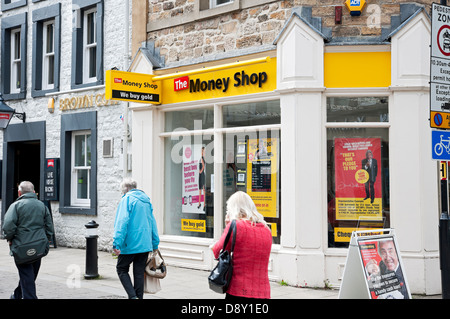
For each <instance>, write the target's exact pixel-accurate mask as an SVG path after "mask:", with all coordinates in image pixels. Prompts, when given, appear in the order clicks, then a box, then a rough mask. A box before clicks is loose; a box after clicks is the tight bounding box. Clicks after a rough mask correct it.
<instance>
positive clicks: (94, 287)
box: [0, 240, 441, 301]
mask: <svg viewBox="0 0 450 319" xmlns="http://www.w3.org/2000/svg"><path fill="white" fill-rule="evenodd" d="M85 262H86V252H85V250H84V249H75V248H67V247H58V248H50V252H49V254H48V255H47V256H46V257H45V258H43V259H42V263H41V268H40V271H39V275H38V278H37V280H36V287H37V295H38V298H39V299H127V295H126V293H125V291H124V289H123V287H122V285H121V283H120V281H119V278H118V276H117V273H116V268H115V267H116V263H117V259H116V257H114V256H113V255H112V253H109V252H103V251H99V252H98V273H99V278H98V279H85V278H84V274H85ZM208 275H209V272H207V271H202V270H194V269H187V268H180V267H174V266H170V265H168V267H167V276H166V278H164V279H162V280H160V284H161V290H160V291H159V292H157V293H156V294H148V293H146V294H145V295H144V299H158V300H163V299H180V300H187V299H189V300H197V301H198V300H217V299H224V295H222V294H218V293H215V292H213V291H212V290H210V289H209V287H208V280H207V277H208ZM18 281H19V276H18V273H17V268H16V266H15V264H14V260H13V258H12V257H11V256H9V247H8V245H7V243H6V241H4V240H2V241H0V299H9V297H10V295H11V293H12V292H13V290H14V289H15V288H16V287H17V284H18ZM270 285H271V296H272V299H338V294H339V291H338V290H337V289H312V288H298V287H291V286H284V285H280V283H278V282H270ZM416 298H433V299H439V298H441V297H440V296H430V297H423V296H422V297H416Z"/></svg>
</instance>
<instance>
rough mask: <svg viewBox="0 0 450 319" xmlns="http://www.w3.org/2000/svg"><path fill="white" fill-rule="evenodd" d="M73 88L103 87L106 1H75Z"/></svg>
mask: <svg viewBox="0 0 450 319" xmlns="http://www.w3.org/2000/svg"><path fill="white" fill-rule="evenodd" d="M73 8H74V15H75V16H74V28H73V32H72V68H73V72H72V88H73V89H75V88H81V87H88V86H93V85H101V84H103V73H104V71H103V1H102V0H86V1H82V0H73Z"/></svg>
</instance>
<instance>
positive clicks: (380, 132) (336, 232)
mask: <svg viewBox="0 0 450 319" xmlns="http://www.w3.org/2000/svg"><path fill="white" fill-rule="evenodd" d="M366 108H367V112H366V111H365V110H366ZM327 119H328V124H327V125H328V127H327V176H328V199H327V200H328V246H329V247H348V244H349V241H350V236H351V233H352V231H354V230H363V229H372V228H387V227H389V226H390V209H389V207H390V198H389V129H388V127H387V126H386V127H383V126H382V125H381V127H380V125H379V123H380V122H387V121H388V98H386V97H370V98H328V99H327ZM330 122H338V123H344V122H364V123H362V124H361V125H353V124H352V125H344V124H342V125H339V124H337V123H336V124H333V125H330V124H329V123H330ZM376 122H377V124H376V125H371V124H372V123H376Z"/></svg>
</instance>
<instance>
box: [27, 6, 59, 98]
mask: <svg viewBox="0 0 450 319" xmlns="http://www.w3.org/2000/svg"><path fill="white" fill-rule="evenodd" d="M60 15H61V4H60V3H58V4H55V5H51V6H48V7H44V8H41V9H37V10H34V11H33V39H35V41H33V61H34V63H33V66H32V74H33V76H32V91H31V96H32V97H39V96H44V95H45V94H46V93H50V92H55V91H58V90H59V83H60V81H59V73H60V55H61V47H60V42H61V17H60Z"/></svg>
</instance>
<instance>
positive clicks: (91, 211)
mask: <svg viewBox="0 0 450 319" xmlns="http://www.w3.org/2000/svg"><path fill="white" fill-rule="evenodd" d="M59 212H60V213H66V214H77V215H97V212H96V209H95V208H90V207H77V206H65V207H60V208H59Z"/></svg>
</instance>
